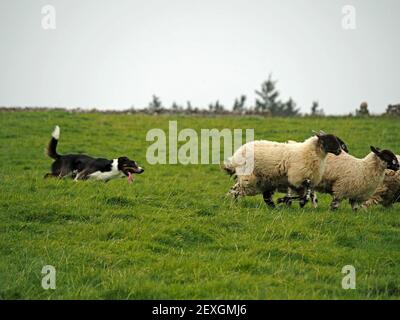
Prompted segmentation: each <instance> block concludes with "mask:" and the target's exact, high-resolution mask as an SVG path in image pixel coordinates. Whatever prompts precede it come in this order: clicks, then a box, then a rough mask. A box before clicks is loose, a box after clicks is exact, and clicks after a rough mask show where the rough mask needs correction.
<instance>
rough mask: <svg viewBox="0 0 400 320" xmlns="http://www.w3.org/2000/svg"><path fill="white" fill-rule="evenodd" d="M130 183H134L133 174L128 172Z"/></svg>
mask: <svg viewBox="0 0 400 320" xmlns="http://www.w3.org/2000/svg"><path fill="white" fill-rule="evenodd" d="M128 182H129V183H132V182H133V174H132V173H130V172H128Z"/></svg>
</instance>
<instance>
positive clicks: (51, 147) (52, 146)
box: [46, 126, 60, 160]
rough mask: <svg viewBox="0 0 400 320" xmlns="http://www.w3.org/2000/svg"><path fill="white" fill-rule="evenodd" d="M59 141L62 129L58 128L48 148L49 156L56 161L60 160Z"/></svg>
mask: <svg viewBox="0 0 400 320" xmlns="http://www.w3.org/2000/svg"><path fill="white" fill-rule="evenodd" d="M58 139H60V127H59V126H56V127H55V128H54V131H53V133H52V134H51V140H50V142H49V144H48V146H47V150H46V151H47V152H46V153H47V155H48V156H49V157H50V158H53V159H54V160H57V159H58V158H60V155H59V154H58V153H57V144H58Z"/></svg>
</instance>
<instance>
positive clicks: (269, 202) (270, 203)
mask: <svg viewBox="0 0 400 320" xmlns="http://www.w3.org/2000/svg"><path fill="white" fill-rule="evenodd" d="M273 195H274V192H273V191H264V193H263V198H264V202H265V203H266V205H267V206H268V207H270V208H271V209H274V208H275V203H274V201H273V200H272V196H273Z"/></svg>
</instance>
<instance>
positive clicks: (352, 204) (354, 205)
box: [349, 199, 360, 211]
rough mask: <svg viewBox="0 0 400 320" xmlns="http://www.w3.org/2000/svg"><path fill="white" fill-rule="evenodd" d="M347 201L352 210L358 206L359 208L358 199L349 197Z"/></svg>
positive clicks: (355, 209)
mask: <svg viewBox="0 0 400 320" xmlns="http://www.w3.org/2000/svg"><path fill="white" fill-rule="evenodd" d="M349 202H350V205H351V208H352V209H353V211H357V210H358V208H359V206H360V204H359V203H358V201H357V200H353V199H350V200H349Z"/></svg>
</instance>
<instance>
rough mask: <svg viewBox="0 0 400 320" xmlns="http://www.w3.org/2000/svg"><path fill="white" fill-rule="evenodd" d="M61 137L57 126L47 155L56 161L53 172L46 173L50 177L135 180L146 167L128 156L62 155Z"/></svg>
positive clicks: (52, 167)
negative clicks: (103, 157)
mask: <svg viewBox="0 0 400 320" xmlns="http://www.w3.org/2000/svg"><path fill="white" fill-rule="evenodd" d="M59 139H60V127H59V126H56V127H55V129H54V131H53V133H52V138H51V140H50V142H49V144H48V146H47V155H48V156H49V157H50V158H52V159H54V160H55V161H54V162H53V164H52V165H51V172H50V173H47V174H46V175H45V178H48V177H57V178H64V177H72V178H74V180H76V181H77V180H87V179H94V180H102V181H109V180H111V179H115V178H123V177H128V181H129V182H132V181H133V174H135V173H136V174H141V173H142V172H143V171H144V169H143V168H141V167H139V166H138V165H137V163H136V162H135V161H133V160H130V159H129V158H127V157H119V158H118V159H113V160H108V159H102V158H93V157H89V156H87V155H84V154H67V155H60V154H58V153H57V144H58V140H59Z"/></svg>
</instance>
